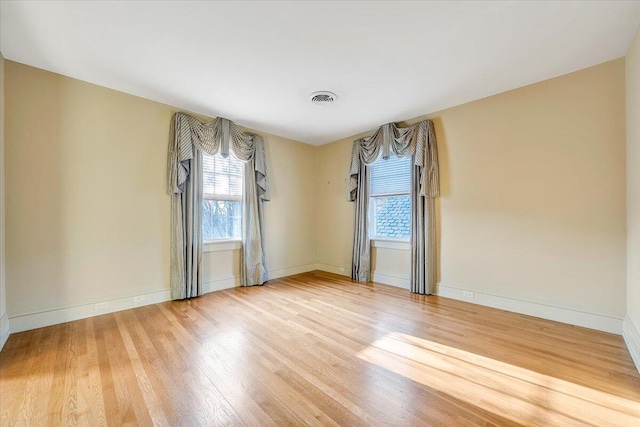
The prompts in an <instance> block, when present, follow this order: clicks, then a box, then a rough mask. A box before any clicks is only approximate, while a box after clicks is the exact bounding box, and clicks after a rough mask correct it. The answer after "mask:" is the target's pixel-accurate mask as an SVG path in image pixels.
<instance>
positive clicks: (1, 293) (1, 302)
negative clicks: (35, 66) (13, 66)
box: [0, 52, 9, 348]
mask: <svg viewBox="0 0 640 427" xmlns="http://www.w3.org/2000/svg"><path fill="white" fill-rule="evenodd" d="M4 64H5V61H4V57H3V56H2V53H1V52H0V348H2V345H3V344H4V340H5V335H6V336H8V335H7V334H8V329H9V318H8V317H7V294H6V287H5V271H6V268H5V266H6V264H5V235H6V234H5V220H4V218H5V198H4Z"/></svg>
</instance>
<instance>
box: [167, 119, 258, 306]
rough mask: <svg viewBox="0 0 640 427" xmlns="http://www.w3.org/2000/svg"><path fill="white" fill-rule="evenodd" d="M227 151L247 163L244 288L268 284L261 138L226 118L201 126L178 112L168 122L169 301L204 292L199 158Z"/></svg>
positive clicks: (227, 153)
mask: <svg viewBox="0 0 640 427" xmlns="http://www.w3.org/2000/svg"><path fill="white" fill-rule="evenodd" d="M229 150H232V151H233V153H234V154H235V155H236V157H237V158H238V159H240V160H242V161H244V162H245V167H244V169H245V180H244V191H243V194H244V196H243V201H244V203H243V206H244V207H243V229H242V243H243V250H242V271H241V277H242V285H243V286H252V285H261V284H263V283H264V282H265V281H266V280H267V275H266V266H265V258H266V255H265V251H264V244H263V235H264V233H263V232H262V230H263V229H262V224H263V217H262V215H263V209H262V203H263V202H264V201H267V200H269V187H268V180H267V168H266V158H265V151H264V142H263V140H262V137H260V136H259V135H253V134H249V133H243V132H241V131H240V130H239V129H238V128H237V126H236V125H235V124H234V123H233V122H231V121H230V120H227V119H224V118H216V119H214V120H212V121H211V122H208V123H202V122H200V121H199V120H198V119H196V118H195V117H192V116H189V115H187V114H184V113H176V114H174V116H173V118H172V120H171V134H170V136H169V154H168V158H167V163H168V165H167V181H168V182H167V187H168V192H169V194H170V195H171V198H172V214H171V218H172V221H171V297H172V298H173V299H183V298H191V297H194V296H198V295H200V293H201V292H202V153H206V154H209V155H215V154H217V153H219V152H220V153H221V154H222V156H223V157H227V156H228V155H229Z"/></svg>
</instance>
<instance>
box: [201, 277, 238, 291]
mask: <svg viewBox="0 0 640 427" xmlns="http://www.w3.org/2000/svg"><path fill="white" fill-rule="evenodd" d="M238 286H240V278H239V277H237V276H229V277H223V278H221V279H215V280H209V281H206V282H204V283H202V293H203V294H208V293H209V292H215V291H222V290H224V289H231V288H235V287H238Z"/></svg>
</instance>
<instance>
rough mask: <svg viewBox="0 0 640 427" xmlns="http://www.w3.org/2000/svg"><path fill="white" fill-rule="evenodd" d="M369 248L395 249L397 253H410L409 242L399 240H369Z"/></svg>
mask: <svg viewBox="0 0 640 427" xmlns="http://www.w3.org/2000/svg"><path fill="white" fill-rule="evenodd" d="M371 247H373V248H383V249H395V250H399V251H410V250H411V242H410V241H408V240H401V239H380V238H378V239H371Z"/></svg>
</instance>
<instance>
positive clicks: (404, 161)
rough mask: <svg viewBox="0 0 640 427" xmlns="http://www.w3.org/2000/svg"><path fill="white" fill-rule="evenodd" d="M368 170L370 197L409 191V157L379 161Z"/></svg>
mask: <svg viewBox="0 0 640 427" xmlns="http://www.w3.org/2000/svg"><path fill="white" fill-rule="evenodd" d="M369 168H370V171H371V190H370V191H371V195H372V196H375V195H378V194H390V193H409V192H410V191H411V157H403V158H401V159H399V158H397V157H395V156H393V157H390V158H389V159H387V160H382V159H380V160H378V161H377V162H375V163H374V164H372V165H371V166H369Z"/></svg>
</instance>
